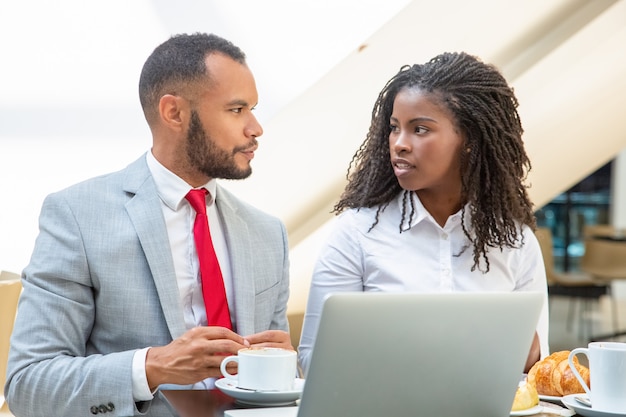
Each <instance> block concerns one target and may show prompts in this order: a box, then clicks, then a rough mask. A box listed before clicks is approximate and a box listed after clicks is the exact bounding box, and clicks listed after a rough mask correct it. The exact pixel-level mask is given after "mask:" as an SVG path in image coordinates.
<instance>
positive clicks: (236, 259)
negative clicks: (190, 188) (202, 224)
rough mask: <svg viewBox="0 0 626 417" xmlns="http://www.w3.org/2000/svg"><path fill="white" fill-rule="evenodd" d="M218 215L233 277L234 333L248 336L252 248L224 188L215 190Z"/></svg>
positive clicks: (252, 290)
mask: <svg viewBox="0 0 626 417" xmlns="http://www.w3.org/2000/svg"><path fill="white" fill-rule="evenodd" d="M215 204H217V207H218V211H219V213H220V216H221V217H222V227H223V230H224V236H225V238H226V244H227V245H228V253H229V254H230V263H231V269H232V276H233V286H234V290H235V291H234V292H235V312H236V314H237V333H238V334H240V335H243V336H245V335H248V334H252V333H254V331H255V330H254V323H255V317H254V312H255V304H254V294H255V286H254V269H253V264H252V260H251V259H252V257H251V256H250V254H251V253H252V252H251V251H252V248H251V246H250V239H249V234H248V225H247V224H246V222H245V221H244V219H242V218H241V217H240V216H239V214H238V213H237V206H236V204H235V202H234V200H233V198H232V195H231V194H230V193H228V192H227V191H226V190H225V189H224V188H222V187H219V186H218V192H217V199H216V202H215Z"/></svg>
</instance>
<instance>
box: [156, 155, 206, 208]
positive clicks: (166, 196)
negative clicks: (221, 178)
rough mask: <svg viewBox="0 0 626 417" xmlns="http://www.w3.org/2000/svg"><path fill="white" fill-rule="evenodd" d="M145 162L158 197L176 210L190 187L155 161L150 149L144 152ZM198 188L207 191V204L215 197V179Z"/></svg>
mask: <svg viewBox="0 0 626 417" xmlns="http://www.w3.org/2000/svg"><path fill="white" fill-rule="evenodd" d="M146 162H147V164H148V169H149V170H150V173H151V174H152V177H153V178H154V182H155V184H156V188H157V193H158V194H159V198H160V199H161V201H163V203H164V204H165V205H166V206H167V207H169V208H170V209H171V210H173V211H178V210H179V209H180V207H181V204H182V202H183V200H185V196H186V195H187V193H188V192H189V190H190V189H191V188H192V187H191V186H190V185H189V184H187V182H186V181H185V180H183V179H182V178H180V177H179V176H178V175H176V174H174V173H173V172H172V171H170V170H169V169H167V168H165V167H164V166H163V165H162V164H161V163H160V162H159V161H157V159H156V158H155V157H154V155H152V152H151V151H150V152H147V153H146ZM198 188H206V189H207V190H208V191H209V195H210V196H211V199H210V200H209V201H208V205H209V206H210V205H211V204H213V202H214V201H215V198H216V197H217V181H216V180H215V179H212V180H210V181H209V182H207V183H206V184H204V185H203V186H201V187H198Z"/></svg>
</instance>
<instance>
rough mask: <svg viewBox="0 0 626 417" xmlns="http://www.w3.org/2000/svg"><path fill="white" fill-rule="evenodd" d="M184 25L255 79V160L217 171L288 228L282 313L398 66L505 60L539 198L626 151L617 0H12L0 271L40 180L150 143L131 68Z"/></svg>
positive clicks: (622, 19)
mask: <svg viewBox="0 0 626 417" xmlns="http://www.w3.org/2000/svg"><path fill="white" fill-rule="evenodd" d="M195 31H203V32H214V33H217V34H219V35H221V36H224V37H226V38H228V39H230V40H232V41H233V42H235V43H236V44H238V45H239V46H240V47H242V49H243V50H244V51H245V52H246V53H247V55H248V62H249V65H250V67H251V68H252V70H253V72H254V74H255V76H256V79H257V85H258V89H259V94H260V103H259V106H258V110H257V115H258V117H259V119H260V121H261V122H262V124H263V125H264V129H265V133H264V135H263V137H261V139H260V148H259V150H258V151H257V154H256V157H255V159H254V161H253V169H254V173H253V175H252V177H251V178H249V179H247V180H245V181H239V182H226V183H225V185H226V186H227V187H229V188H231V189H232V190H233V191H235V192H236V193H237V194H238V195H240V196H241V197H242V198H244V199H246V200H248V201H250V202H252V203H253V204H255V205H257V206H259V207H261V208H263V209H264V210H266V211H268V212H270V213H273V214H275V215H277V216H279V217H280V218H281V219H283V220H284V221H285V223H286V224H287V227H288V230H289V233H290V243H291V246H292V280H293V286H292V287H293V294H292V300H290V306H291V308H292V309H294V308H295V309H297V308H301V307H302V306H303V305H304V300H305V297H306V288H307V286H308V277H309V275H310V268H311V265H312V262H313V259H314V258H315V254H316V251H317V248H318V247H319V244H320V242H321V240H322V239H323V236H324V233H326V230H327V228H328V224H329V221H330V219H332V216H331V215H330V213H329V212H330V209H331V207H332V205H333V204H334V203H335V202H336V200H337V198H338V196H339V194H340V192H341V190H342V188H343V185H344V176H345V170H346V168H347V165H348V163H349V161H350V159H351V157H352V155H353V153H354V152H355V150H356V149H357V147H358V146H359V144H360V143H361V141H362V140H363V138H364V136H365V133H366V131H367V128H368V124H369V116H370V114H371V108H372V106H373V103H374V101H375V99H376V96H377V94H378V92H379V90H380V89H381V88H382V86H383V85H384V84H385V82H386V81H387V80H388V79H389V78H390V77H391V76H392V75H393V74H395V72H396V71H397V70H398V69H399V67H400V66H401V65H403V64H406V63H414V62H424V61H426V60H428V59H429V58H431V57H432V56H434V55H437V54H439V53H441V52H443V51H458V50H464V51H467V52H469V53H472V54H475V55H478V56H480V57H482V58H483V59H484V60H485V61H488V62H492V63H494V64H496V65H498V66H499V67H500V68H501V70H502V71H503V73H504V74H505V76H506V77H507V79H508V80H509V81H510V82H511V84H512V85H513V86H514V88H515V90H516V94H517V96H518V98H519V101H520V115H521V118H522V123H523V124H524V127H525V141H526V144H527V148H528V152H529V154H530V155H531V160H532V162H533V171H532V173H531V177H530V182H531V183H532V188H531V189H530V193H531V197H532V198H533V200H534V201H535V203H536V204H537V205H538V206H540V205H542V204H544V203H546V202H547V201H549V200H550V199H551V198H552V197H553V196H555V195H556V194H558V193H559V192H561V191H563V190H564V189H566V188H568V187H569V186H570V185H572V184H574V183H576V182H577V181H578V180H580V179H581V178H583V177H584V176H586V175H587V174H588V173H590V172H592V171H593V170H595V169H596V168H597V167H599V166H601V165H603V164H604V163H605V162H606V161H607V160H609V159H611V158H612V157H613V156H614V155H616V154H617V153H618V152H619V151H620V150H622V149H623V148H624V147H626V121H625V120H626V118H625V117H624V109H626V76H625V75H626V53H625V52H624V51H625V49H624V45H626V0H550V1H545V0H525V1H518V0H475V1H471V2H468V1H464V0H439V1H420V0H413V1H409V0H317V1H304V0H267V1H263V2H261V1H258V0H240V1H237V2H230V1H227V0H213V1H207V0H197V1H191V0H186V1H185V0H183V1H177V2H171V1H165V0H155V1H149V0H133V1H126V0H109V1H107V2H84V1H80V0H57V1H55V2H48V1H45V0H30V1H29V0H25V1H21V2H5V3H3V5H2V6H0V36H1V38H0V39H2V41H0V52H1V53H2V57H3V61H2V63H3V65H2V70H1V71H2V77H0V91H2V94H1V95H0V178H2V180H1V181H0V192H1V193H2V195H3V198H6V200H4V201H5V203H3V205H2V206H1V207H0V234H1V235H2V236H3V237H5V236H7V237H10V239H6V238H5V239H4V242H0V245H2V246H0V269H13V270H20V269H21V268H22V267H23V266H24V264H25V263H26V262H27V260H28V256H29V254H30V251H31V249H32V244H33V241H34V237H35V236H36V233H37V231H36V217H37V214H38V211H39V207H40V205H41V201H42V200H43V197H44V196H45V195H46V194H48V193H50V192H52V191H54V190H56V189H58V188H61V187H64V186H67V185H69V184H71V183H73V182H77V181H79V180H82V179H84V178H87V177H89V176H92V175H97V174H100V173H104V172H108V171H110V170H112V169H119V168H122V167H123V166H125V165H126V164H127V163H128V162H130V161H132V160H134V159H135V158H136V157H137V156H139V155H140V154H141V153H142V152H144V151H145V150H146V149H148V148H149V146H150V144H151V139H150V136H149V131H148V129H147V127H146V126H145V121H144V119H143V116H142V114H141V110H140V107H139V102H138V99H137V93H136V91H137V80H138V76H139V72H140V70H141V66H142V64H143V62H144V60H145V58H146V57H147V56H148V55H149V53H150V52H151V51H152V49H153V48H154V47H155V46H156V45H157V44H159V43H160V42H162V41H163V40H165V39H167V37H168V36H169V35H170V34H173V33H178V32H195ZM24 185H35V187H33V190H32V191H30V192H28V193H27V192H25V191H24ZM9 202H10V203H9ZM15 202H19V203H18V204H16V203H15ZM15 225H22V226H24V227H23V228H20V229H16V226H15ZM9 242H10V243H9Z"/></svg>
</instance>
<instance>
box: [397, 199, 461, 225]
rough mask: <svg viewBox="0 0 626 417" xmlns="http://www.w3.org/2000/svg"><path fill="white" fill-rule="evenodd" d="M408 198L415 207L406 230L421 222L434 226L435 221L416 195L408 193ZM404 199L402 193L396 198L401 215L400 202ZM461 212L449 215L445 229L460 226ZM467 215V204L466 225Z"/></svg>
mask: <svg viewBox="0 0 626 417" xmlns="http://www.w3.org/2000/svg"><path fill="white" fill-rule="evenodd" d="M410 196H411V197H410V198H411V199H412V200H413V206H414V207H415V215H414V216H413V219H411V223H410V224H409V226H408V229H411V228H412V227H414V226H415V225H417V224H419V223H421V222H423V221H430V222H432V223H434V224H436V223H437V222H436V221H435V219H434V218H433V216H432V215H431V214H430V213H429V212H428V210H426V208H425V207H424V205H423V204H422V202H421V200H420V199H419V197H418V195H417V193H414V192H412V193H410ZM403 199H404V192H400V193H399V194H398V197H396V204H397V205H398V208H399V209H400V213H402V201H403ZM462 212H463V210H459V211H457V212H456V213H454V214H453V215H451V216H450V217H448V220H447V221H446V225H445V228H449V227H454V226H456V225H460V224H461V213H462ZM469 213H470V207H469V204H466V205H465V217H466V224H469V223H468V220H469Z"/></svg>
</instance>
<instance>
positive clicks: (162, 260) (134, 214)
mask: <svg viewBox="0 0 626 417" xmlns="http://www.w3.org/2000/svg"><path fill="white" fill-rule="evenodd" d="M127 171H128V175H127V176H126V179H125V182H124V189H125V191H127V192H129V193H133V194H134V197H133V198H131V199H130V200H129V201H128V203H126V210H127V211H128V215H129V217H130V219H131V221H132V222H133V224H134V226H135V230H136V231H137V237H138V238H139V242H140V243H141V246H142V248H143V251H144V253H145V255H146V261H147V262H148V267H149V268H150V272H151V274H152V277H153V279H154V285H155V286H156V290H157V294H158V296H159V300H160V302H161V307H162V308H163V314H164V315H165V321H166V323H167V326H168V328H169V330H170V334H171V336H172V339H176V338H177V337H179V336H181V335H182V334H183V333H184V332H185V323H184V318H183V311H182V307H181V305H180V294H179V291H178V285H177V282H176V272H175V271H174V264H173V260H172V253H171V251H170V250H169V240H168V234H167V229H166V226H165V220H164V219H163V211H162V208H161V200H160V199H159V196H158V193H157V190H156V185H155V184H154V181H153V179H152V176H151V175H150V170H149V169H148V166H147V164H146V162H145V157H142V158H140V159H139V160H138V161H136V162H135V163H133V164H132V165H130V166H129V167H128V169H127Z"/></svg>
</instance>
